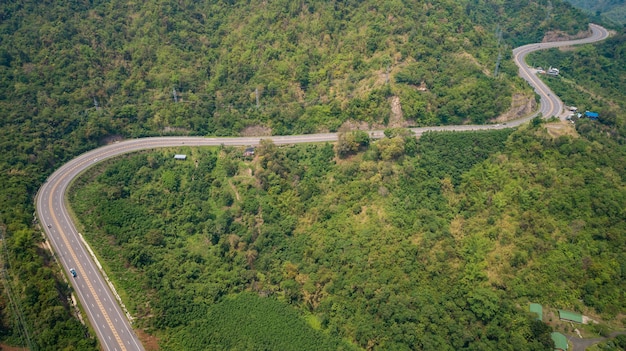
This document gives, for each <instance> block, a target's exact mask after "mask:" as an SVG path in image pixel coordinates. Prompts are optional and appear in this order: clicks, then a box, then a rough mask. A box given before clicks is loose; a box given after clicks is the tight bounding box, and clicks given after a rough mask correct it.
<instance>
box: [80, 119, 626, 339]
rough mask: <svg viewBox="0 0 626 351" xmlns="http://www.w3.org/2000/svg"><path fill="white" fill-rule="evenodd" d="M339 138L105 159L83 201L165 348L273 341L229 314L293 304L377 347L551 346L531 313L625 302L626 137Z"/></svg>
mask: <svg viewBox="0 0 626 351" xmlns="http://www.w3.org/2000/svg"><path fill="white" fill-rule="evenodd" d="M591 128H592V129H594V128H596V127H595V126H591ZM355 134H358V133H355ZM345 139H346V140H360V139H359V137H358V136H356V137H354V138H348V137H346V138H345ZM340 144H341V143H338V144H337V145H336V146H333V145H330V144H326V145H303V146H290V147H277V146H275V145H274V144H273V143H271V141H265V142H263V143H262V145H261V146H259V147H258V148H257V154H256V156H255V157H254V158H253V159H250V158H245V157H243V156H242V155H241V153H242V149H238V148H232V147H223V148H214V149H195V148H184V149H180V148H177V149H175V150H174V149H164V150H161V151H157V152H143V153H139V154H134V155H130V156H127V157H124V158H122V159H120V160H115V161H109V162H107V163H106V164H102V165H99V166H96V167H95V168H93V169H92V170H91V171H90V172H88V173H87V174H85V176H84V177H82V178H81V180H80V181H79V182H78V183H77V184H76V187H75V188H74V190H73V191H72V193H71V197H70V201H71V202H72V206H73V208H74V209H75V211H76V215H77V217H78V218H80V219H81V222H82V223H83V225H84V227H85V228H84V231H83V233H84V235H86V237H87V238H88V240H89V241H90V242H92V243H93V245H94V246H95V248H96V251H98V252H99V253H100V254H101V255H102V258H103V261H104V262H106V265H107V266H108V270H109V271H110V272H111V273H112V274H111V275H112V276H113V277H115V280H116V286H118V287H120V288H121V290H122V291H123V294H124V295H126V296H133V299H132V300H131V299H127V300H128V301H129V302H131V306H129V307H130V308H131V310H132V311H133V314H134V315H136V316H137V318H139V323H141V324H142V325H143V326H144V327H145V328H147V329H149V330H151V331H152V332H153V333H155V335H157V336H158V337H159V339H160V340H161V343H162V344H161V345H162V349H163V350H180V349H186V350H202V349H206V348H207V347H209V346H211V347H215V349H233V348H234V349H259V348H261V347H262V345H263V343H262V341H257V343H255V341H254V340H250V339H249V338H242V337H240V335H236V336H230V335H227V336H224V335H223V334H221V333H218V332H216V331H215V329H216V327H215V326H214V323H216V321H212V320H211V316H213V315H215V314H216V313H219V311H220V310H221V309H222V308H223V307H221V306H223V304H225V303H226V304H231V305H232V304H234V306H235V307H232V308H233V309H234V310H239V309H241V308H243V309H244V310H246V311H252V310H254V309H255V308H257V307H252V306H257V305H259V304H261V305H265V304H270V305H272V304H275V303H276V302H274V301H279V302H282V303H283V304H286V305H291V306H292V307H293V309H294V310H295V311H297V314H299V315H300V316H301V317H300V318H302V319H304V320H308V321H309V323H310V324H309V325H310V326H309V328H310V329H313V330H315V329H316V328H317V329H319V330H321V331H322V332H323V333H325V334H326V335H328V337H329V338H333V339H334V340H339V339H341V340H344V342H348V343H350V344H354V345H356V346H358V347H359V348H362V349H369V350H456V349H460V348H467V349H475V350H479V349H480V350H483V349H493V350H495V349H506V350H513V349H515V350H546V349H550V347H551V346H550V345H551V344H550V342H551V341H550V339H549V331H550V330H551V329H550V327H547V326H545V325H542V326H537V325H536V322H535V321H534V317H533V316H531V315H530V314H529V313H528V312H527V307H526V306H527V305H528V302H531V301H533V302H540V303H542V304H545V305H549V306H555V307H558V308H567V309H573V310H576V311H580V312H584V313H590V314H592V315H594V316H601V317H602V318H605V319H607V320H611V319H613V318H615V317H616V316H617V315H618V314H620V313H623V312H624V311H625V310H626V304H625V301H626V299H624V297H625V296H624V291H626V289H625V288H626V281H625V276H624V274H623V272H624V271H626V270H625V269H626V266H624V262H626V255H625V253H624V250H623V248H624V245H626V242H624V240H625V239H626V238H625V237H624V235H623V233H624V232H625V230H626V222H625V221H624V208H626V188H625V187H624V175H625V174H626V170H625V169H624V165H626V162H625V161H626V159H625V157H626V148H624V146H623V144H622V145H620V144H619V143H618V142H616V141H614V140H610V139H604V140H595V141H593V142H592V141H589V140H587V139H585V138H583V137H568V136H560V137H558V138H554V137H552V136H551V135H549V134H548V132H547V131H546V129H545V128H543V126H542V125H540V126H539V127H532V126H528V127H526V128H522V129H521V130H518V131H515V132H513V131H512V130H501V131H489V132H472V133H431V134H427V135H425V136H423V137H422V138H421V139H419V140H418V141H416V140H415V138H414V137H412V136H407V135H406V134H405V133H402V131H401V130H390V131H388V133H387V137H386V138H385V139H382V140H379V141H376V142H372V141H369V140H365V142H359V143H358V145H360V146H359V147H356V148H354V149H353V150H355V151H353V152H351V153H344V154H341V153H340V152H339V151H340V150H341V147H340ZM174 152H177V153H178V152H184V153H186V154H188V155H189V157H190V160H189V161H186V162H179V161H176V160H174V159H173V158H172V157H171V156H172V155H173V154H174ZM342 155H343V156H342ZM99 194H106V201H102V200H103V199H102V197H101V196H99ZM242 293H244V294H249V293H254V294H255V295H254V296H257V297H256V298H255V297H253V296H252V295H243V296H247V297H246V298H245V299H244V298H242V297H239V298H235V300H234V301H237V302H238V303H240V304H243V305H244V306H242V307H239V304H236V303H235V302H233V300H232V296H238V295H239V294H242ZM259 297H261V299H260V300H259ZM242 299H243V300H242ZM263 300H267V301H266V302H263ZM267 308H269V307H267ZM290 313H294V312H290ZM268 315H269V314H268ZM220 316H221V317H219V318H220V319H219V320H220V323H224V324H225V325H243V324H245V323H251V322H250V321H247V316H248V315H247V314H246V313H243V314H240V313H232V314H221V315H220ZM280 323H284V321H283V320H282V317H281V316H279V315H277V316H275V317H272V318H271V321H269V322H265V323H260V324H259V325H256V326H255V328H258V330H257V332H258V333H261V334H271V333H273V331H272V330H273V328H277V327H276V326H275V325H280ZM220 330H223V329H220ZM255 330H256V329H255ZM311 332H312V331H311ZM192 336H193V337H192ZM283 337H284V338H289V336H283ZM297 340H299V338H294V339H292V340H291V342H296V344H291V346H288V347H285V348H284V349H298V347H297V345H298V344H297ZM335 342H337V341H335Z"/></svg>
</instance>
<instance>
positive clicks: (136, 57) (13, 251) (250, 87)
mask: <svg viewBox="0 0 626 351" xmlns="http://www.w3.org/2000/svg"><path fill="white" fill-rule="evenodd" d="M548 5H550V6H548ZM586 23H587V20H586V18H585V16H583V15H582V14H581V13H580V12H578V11H574V10H572V9H571V8H570V7H569V6H567V5H565V4H564V3H563V2H561V1H557V0H554V1H546V0H536V1H535V0H533V1H517V0H507V1H504V2H481V1H460V2H459V1H451V0H450V1H437V2H434V3H428V2H424V1H418V2H410V3H406V2H402V1H396V2H385V4H380V2H376V1H365V2H355V1H343V2H337V3H328V2H323V1H312V2H307V3H306V4H304V3H302V2H300V3H298V2H285V1H278V2H268V3H245V4H244V3H236V2H232V1H223V2H215V1H214V2H207V1H200V2H199V1H177V2H174V3H159V2H153V1H148V2H142V3H136V4H135V3H132V2H120V1H111V2H101V1H92V2H80V1H78V2H77V1H55V2H23V1H22V2H20V1H18V2H10V1H5V2H1V3H0V153H1V154H2V157H0V203H2V205H3V206H2V207H0V231H1V232H2V234H3V236H4V238H5V239H4V240H3V244H4V246H3V247H4V248H6V251H5V255H4V256H3V260H2V263H3V267H4V268H5V269H6V270H5V272H6V273H7V275H6V276H5V277H4V278H3V281H2V283H3V284H2V298H0V313H1V314H0V340H1V341H2V342H6V343H8V344H11V345H24V346H29V347H30V348H31V349H32V350H55V351H56V350H62V349H77V350H93V349H96V348H97V347H96V342H95V341H94V338H93V335H92V334H91V333H89V331H88V330H87V329H86V328H85V327H84V326H83V325H81V324H80V323H79V322H78V320H77V319H76V318H75V317H73V316H72V309H71V307H70V304H69V303H68V298H69V294H70V292H71V289H70V288H69V286H68V285H67V284H66V283H65V281H64V280H63V277H62V272H60V270H59V269H58V267H57V265H56V263H55V261H54V260H53V259H52V257H51V256H50V254H49V253H48V252H47V250H46V249H45V245H44V243H43V241H44V240H43V238H42V236H41V235H40V230H39V228H38V223H34V222H33V213H34V207H33V199H34V195H35V193H36V191H37V189H38V187H39V186H40V184H41V183H42V182H44V180H45V179H46V177H47V176H48V175H50V174H51V172H52V171H53V170H54V169H56V168H57V167H59V166H60V165H61V164H63V163H64V162H66V161H67V160H69V159H71V158H73V157H74V156H76V155H78V154H80V153H82V152H84V151H87V150H90V149H93V148H95V147H97V146H99V145H102V144H104V143H107V142H111V141H113V140H116V139H119V138H128V137H139V136H149V135H164V134H177V135H181V134H185V135H186V134H193V135H240V134H245V133H248V132H249V128H257V129H255V130H261V131H263V132H264V133H267V134H269V133H273V134H288V133H296V132H312V131H318V130H338V129H339V128H340V126H342V125H344V124H347V125H348V126H350V125H354V124H361V125H367V124H371V125H381V126H385V125H391V126H395V125H403V124H414V125H433V124H451V123H458V122H460V121H461V122H475V123H482V122H484V121H486V120H488V119H489V118H491V117H493V116H494V115H497V114H498V113H500V112H502V111H504V110H506V109H508V106H509V103H510V96H511V95H512V94H513V93H515V92H521V93H522V95H523V94H528V95H529V96H530V95H532V92H531V90H530V89H529V88H528V87H527V86H526V85H525V83H523V82H522V81H521V79H519V78H517V77H516V72H517V69H516V68H515V67H514V65H513V63H512V62H511V60H510V56H509V54H508V53H509V52H510V50H509V49H510V48H511V47H514V46H517V45H520V44H525V43H528V42H535V41H539V40H541V38H543V36H544V34H545V33H546V32H547V31H551V30H562V31H564V32H567V33H569V34H575V33H578V32H580V31H582V30H585V29H586ZM500 32H501V33H502V40H499V39H498V38H499V35H498V34H497V33H500ZM259 43H269V44H266V45H261V44H259ZM500 50H501V52H502V54H503V59H502V62H501V66H500V74H499V76H498V77H497V78H495V77H493V72H494V68H495V62H496V60H497V57H498V52H499V51H500ZM387 71H388V72H389V75H388V77H389V79H388V80H387ZM422 82H423V84H422ZM424 88H425V89H424ZM257 89H258V96H259V107H258V108H257V106H256V105H257V104H256V94H255V91H256V90H257ZM395 98H397V99H398V101H399V102H400V104H401V107H402V112H403V115H402V116H399V115H398V114H392V113H390V112H389V110H390V104H392V102H393V101H396V100H394V99H395ZM175 100H176V101H175ZM96 106H97V107H96ZM390 139H392V138H390ZM387 143H390V144H391V146H390V147H389V148H387V149H385V147H384V146H383V147H381V149H385V150H387V151H386V153H384V154H383V153H381V155H384V156H381V157H385V158H386V157H388V158H389V159H388V160H392V159H395V157H397V155H399V154H401V153H400V152H399V151H398V150H397V149H396V148H395V147H397V146H398V142H397V141H393V142H392V141H387ZM394 143H395V144H394ZM383 144H384V143H383ZM366 149H368V150H369V146H368V147H367V148H366V147H365V146H363V150H360V149H359V150H357V152H356V154H355V155H358V154H360V153H362V152H363V151H364V150H366ZM405 150H411V146H410V145H405ZM407 152H409V151H407ZM351 153H352V151H348V153H347V154H346V155H347V156H346V159H348V160H349V159H350V158H351V157H354V155H353V156H350V155H349V154H351ZM216 157H217V156H216ZM230 167H231V168H228V169H230V171H231V172H232V170H233V169H234V168H232V167H234V166H233V165H231V166H230ZM166 178H167V177H166ZM172 179H173V180H174V183H172V182H171V180H172ZM175 180H176V175H173V178H172V177H170V181H169V184H174V185H176V182H175ZM218 188H221V187H218ZM312 189H314V188H312ZM243 190H244V189H241V192H240V196H241V195H242V194H245V192H244V191H243ZM111 195H112V194H111ZM154 195H155V196H156V195H157V194H154ZM235 200H236V196H235ZM235 200H233V201H235ZM224 201H226V200H224ZM226 218H228V217H226ZM157 239H158V235H157V236H156V239H155V240H157ZM153 246H154V245H153ZM139 257H140V258H141V255H139ZM140 261H141V259H139V261H137V262H140ZM110 264H111V266H113V265H114V264H113V263H110ZM230 288H231V287H230V286H227V287H226V288H220V289H230ZM216 289H217V288H216ZM229 291H230V290H229ZM9 292H11V293H9ZM12 301H14V302H12ZM11 306H14V307H11ZM137 310H139V308H137ZM27 334H28V336H27ZM29 340H30V341H29Z"/></svg>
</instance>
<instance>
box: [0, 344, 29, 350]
mask: <svg viewBox="0 0 626 351" xmlns="http://www.w3.org/2000/svg"><path fill="white" fill-rule="evenodd" d="M0 350H2V351H28V349H27V348H25V347H16V346H9V345H6V344H0Z"/></svg>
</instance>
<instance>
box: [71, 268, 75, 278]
mask: <svg viewBox="0 0 626 351" xmlns="http://www.w3.org/2000/svg"><path fill="white" fill-rule="evenodd" d="M70 273H72V277H76V270H75V269H74V268H70Z"/></svg>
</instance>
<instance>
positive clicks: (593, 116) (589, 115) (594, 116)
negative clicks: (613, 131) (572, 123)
mask: <svg viewBox="0 0 626 351" xmlns="http://www.w3.org/2000/svg"><path fill="white" fill-rule="evenodd" d="M585 117H587V118H591V119H598V117H600V115H599V114H598V113H597V112H591V111H587V112H585Z"/></svg>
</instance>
